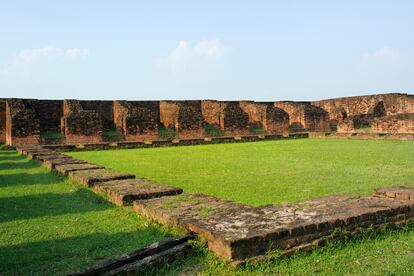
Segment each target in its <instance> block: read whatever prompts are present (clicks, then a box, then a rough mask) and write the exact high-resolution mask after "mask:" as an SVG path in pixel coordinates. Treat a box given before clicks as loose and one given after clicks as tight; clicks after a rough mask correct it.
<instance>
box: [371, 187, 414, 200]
mask: <svg viewBox="0 0 414 276" xmlns="http://www.w3.org/2000/svg"><path fill="white" fill-rule="evenodd" d="M374 196H375V197H380V198H394V199H397V200H412V201H414V183H411V184H402V185H399V186H395V187H387V188H379V189H375V190H374Z"/></svg>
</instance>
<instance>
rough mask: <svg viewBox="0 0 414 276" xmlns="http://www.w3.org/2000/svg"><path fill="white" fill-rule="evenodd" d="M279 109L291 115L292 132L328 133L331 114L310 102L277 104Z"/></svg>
mask: <svg viewBox="0 0 414 276" xmlns="http://www.w3.org/2000/svg"><path fill="white" fill-rule="evenodd" d="M274 105H275V107H278V108H280V109H282V110H284V111H285V112H287V113H288V114H289V126H290V128H291V129H292V130H296V131H301V130H308V131H328V130H329V129H330V127H329V114H328V112H326V111H325V110H324V109H322V108H320V107H317V106H314V105H312V104H310V102H292V101H281V102H275V103H274Z"/></svg>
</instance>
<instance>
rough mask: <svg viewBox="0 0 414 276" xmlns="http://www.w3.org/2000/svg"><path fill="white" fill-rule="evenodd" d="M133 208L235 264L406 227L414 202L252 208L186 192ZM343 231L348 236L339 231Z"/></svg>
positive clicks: (329, 200) (361, 200)
mask: <svg viewBox="0 0 414 276" xmlns="http://www.w3.org/2000/svg"><path fill="white" fill-rule="evenodd" d="M134 210H135V211H136V212H137V213H139V214H141V215H144V216H146V217H148V218H150V219H154V220H156V221H158V222H159V223H161V224H168V225H172V226H178V227H180V228H182V229H185V230H187V231H191V232H195V233H197V234H198V235H199V236H201V237H203V238H205V239H206V240H207V241H208V247H209V249H210V250H211V251H213V252H214V253H215V254H216V255H217V256H219V257H223V258H225V259H227V260H229V261H231V262H233V263H236V264H237V263H239V262H243V261H244V260H245V259H249V258H260V256H263V255H264V254H266V252H268V250H269V248H278V249H280V250H281V253H282V254H291V253H293V252H295V251H297V250H310V249H312V248H313V247H314V246H316V245H323V243H324V242H326V240H329V239H333V238H341V237H340V236H339V237H336V236H335V233H337V230H338V229H342V230H343V231H345V232H346V233H347V234H352V233H354V232H355V231H359V229H364V228H368V227H371V226H373V227H374V228H378V227H386V226H387V225H395V224H404V223H406V222H407V219H411V218H412V217H413V215H414V202H409V201H397V200H391V199H386V198H374V197H339V196H330V197H322V198H316V199H311V200H306V201H301V202H297V203H292V204H286V205H269V206H262V207H252V206H247V205H242V204H238V203H235V202H230V201H224V200H220V199H217V198H214V197H211V196H206V195H198V194H183V195H178V196H169V197H161V198H154V199H148V200H137V201H134ZM340 233H344V232H342V231H341V232H340Z"/></svg>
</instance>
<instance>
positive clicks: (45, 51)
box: [17, 45, 89, 62]
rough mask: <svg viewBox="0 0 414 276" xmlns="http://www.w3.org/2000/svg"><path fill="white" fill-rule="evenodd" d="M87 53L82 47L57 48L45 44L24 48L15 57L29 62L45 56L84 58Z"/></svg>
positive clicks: (87, 50)
mask: <svg viewBox="0 0 414 276" xmlns="http://www.w3.org/2000/svg"><path fill="white" fill-rule="evenodd" d="M88 55H89V49H82V48H66V49H65V48H59V47H55V46H53V45H47V46H44V47H41V48H35V49H25V50H22V51H20V52H19V53H18V54H17V59H18V60H21V61H25V62H31V61H34V60H37V59H41V58H47V57H70V58H84V57H86V56H88Z"/></svg>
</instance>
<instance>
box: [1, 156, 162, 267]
mask: <svg viewBox="0 0 414 276" xmlns="http://www.w3.org/2000/svg"><path fill="white" fill-rule="evenodd" d="M167 235H169V234H168V232H167V231H166V230H163V229H162V228H160V227H159V226H156V225H153V224H150V223H149V222H148V221H147V220H145V219H143V218H141V217H138V216H137V215H136V214H135V213H133V212H132V211H130V210H126V209H124V208H121V207H116V206H114V205H112V204H110V203H108V202H107V201H106V200H105V199H103V198H102V197H100V196H97V195H95V194H94V193H93V192H91V190H89V189H86V188H83V187H82V186H80V185H77V184H76V183H69V182H68V181H66V180H65V178H63V177H61V176H58V175H57V174H55V173H52V172H49V171H48V170H47V169H45V168H43V167H40V166H39V165H38V164H36V163H35V162H33V161H30V160H28V159H26V158H25V157H23V156H21V155H19V154H17V153H16V152H15V151H5V150H0V274H1V275H31V274H38V275H57V274H58V275H65V274H68V273H70V272H75V271H77V270H79V269H81V268H84V267H87V266H89V265H91V264H94V263H96V262H97V261H102V260H103V259H106V258H110V257H113V256H116V255H119V254H122V253H125V252H127V251H131V250H134V249H137V248H139V247H141V246H144V245H147V244H149V243H152V242H154V241H157V240H161V239H164V238H166V236H167Z"/></svg>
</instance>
